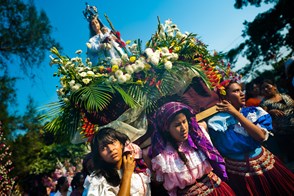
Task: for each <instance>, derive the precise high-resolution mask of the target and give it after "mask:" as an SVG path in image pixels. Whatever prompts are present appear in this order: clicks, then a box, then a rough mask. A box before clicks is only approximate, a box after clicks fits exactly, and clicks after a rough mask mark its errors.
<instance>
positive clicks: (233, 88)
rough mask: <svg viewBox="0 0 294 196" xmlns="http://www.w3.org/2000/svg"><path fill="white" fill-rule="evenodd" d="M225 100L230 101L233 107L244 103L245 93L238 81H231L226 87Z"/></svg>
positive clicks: (238, 106)
mask: <svg viewBox="0 0 294 196" xmlns="http://www.w3.org/2000/svg"><path fill="white" fill-rule="evenodd" d="M226 100H228V101H230V102H231V104H232V105H233V106H234V107H235V108H240V107H242V106H244V105H245V94H244V92H243V90H242V87H241V86H240V85H239V84H238V83H233V84H231V85H230V86H229V87H228V89H227V95H226Z"/></svg>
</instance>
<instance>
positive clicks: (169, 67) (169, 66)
mask: <svg viewBox="0 0 294 196" xmlns="http://www.w3.org/2000/svg"><path fill="white" fill-rule="evenodd" d="M164 67H165V69H171V68H172V67H173V64H172V62H170V61H166V62H165V63H164Z"/></svg>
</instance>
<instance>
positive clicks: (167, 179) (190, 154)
mask: <svg viewBox="0 0 294 196" xmlns="http://www.w3.org/2000/svg"><path fill="white" fill-rule="evenodd" d="M205 131H206V130H204V129H203V128H200V126H199V124H198V123H197V122H196V119H195V115H194V114H193V111H192V109H191V108H190V107H189V106H187V105H185V104H182V103H180V102H169V103H166V104H164V105H163V106H162V107H160V108H159V109H158V111H157V112H156V113H155V116H154V134H153V136H152V144H151V151H150V156H151V163H152V170H153V171H154V174H155V176H154V177H155V180H156V181H158V182H162V183H163V187H164V188H165V189H166V190H167V192H168V194H169V195H235V194H234V192H233V190H232V189H231V188H230V187H229V186H228V185H227V184H226V183H225V182H224V181H223V180H226V179H227V174H226V171H225V164H224V160H223V158H222V157H221V156H220V154H219V153H218V151H217V150H216V149H215V148H214V147H213V146H212V144H211V142H210V141H209V139H208V138H207V136H208V135H207V136H205ZM206 134H207V133H206Z"/></svg>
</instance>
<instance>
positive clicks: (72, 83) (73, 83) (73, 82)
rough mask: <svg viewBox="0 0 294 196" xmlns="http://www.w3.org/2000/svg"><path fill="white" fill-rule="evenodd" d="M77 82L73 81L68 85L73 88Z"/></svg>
mask: <svg viewBox="0 0 294 196" xmlns="http://www.w3.org/2000/svg"><path fill="white" fill-rule="evenodd" d="M75 83H76V81H75V80H71V81H70V82H69V83H68V84H69V86H70V87H72V86H73V85H75Z"/></svg>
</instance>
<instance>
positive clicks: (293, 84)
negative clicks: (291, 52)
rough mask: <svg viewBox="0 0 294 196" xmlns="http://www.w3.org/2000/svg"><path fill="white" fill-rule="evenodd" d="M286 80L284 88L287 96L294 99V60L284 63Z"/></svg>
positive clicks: (283, 80)
mask: <svg viewBox="0 0 294 196" xmlns="http://www.w3.org/2000/svg"><path fill="white" fill-rule="evenodd" d="M284 69H285V78H281V79H282V84H283V87H284V88H285V89H286V91H287V94H288V95H289V96H290V97H291V98H292V99H294V58H293V57H292V58H290V59H288V60H287V61H286V62H285V63H284Z"/></svg>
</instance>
